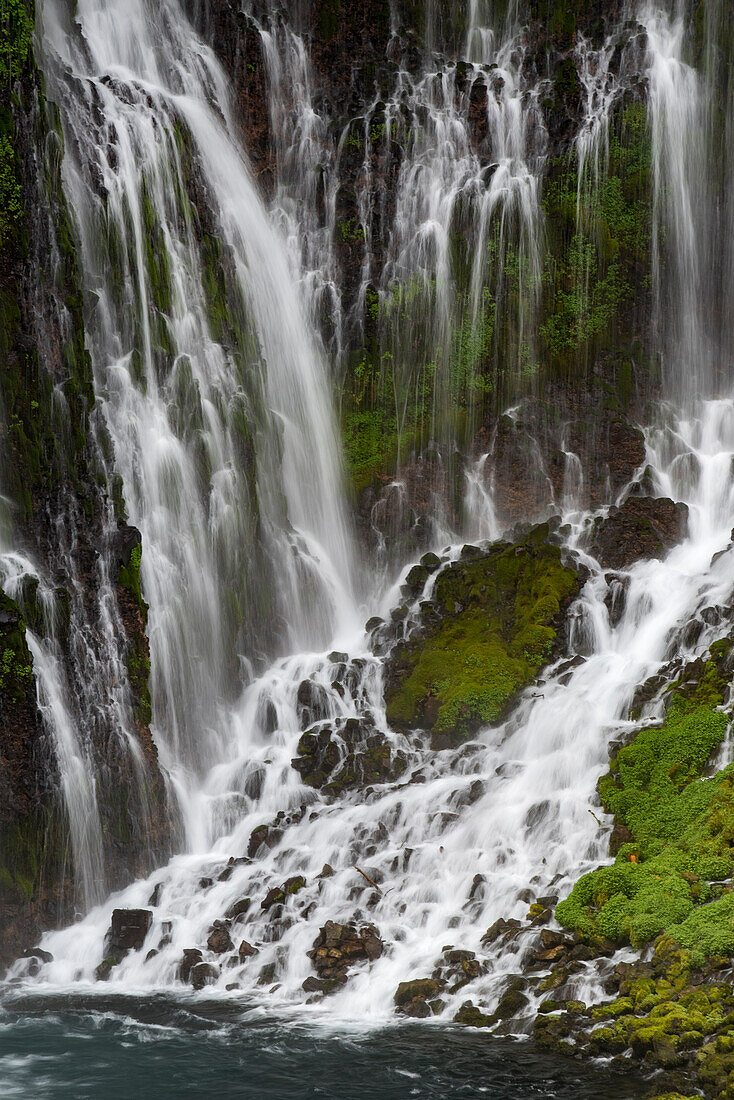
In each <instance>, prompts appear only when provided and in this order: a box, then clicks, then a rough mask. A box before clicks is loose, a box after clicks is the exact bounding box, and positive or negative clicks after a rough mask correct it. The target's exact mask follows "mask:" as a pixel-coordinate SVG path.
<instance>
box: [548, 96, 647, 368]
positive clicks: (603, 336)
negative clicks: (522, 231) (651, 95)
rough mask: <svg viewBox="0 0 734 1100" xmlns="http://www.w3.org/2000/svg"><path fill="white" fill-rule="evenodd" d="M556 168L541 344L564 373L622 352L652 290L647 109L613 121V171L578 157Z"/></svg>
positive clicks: (636, 107) (632, 108)
mask: <svg viewBox="0 0 734 1100" xmlns="http://www.w3.org/2000/svg"><path fill="white" fill-rule="evenodd" d="M575 157H576V154H575V153H574V157H573V159H572V160H571V161H570V162H568V161H565V160H563V159H561V160H557V161H555V162H553V163H552V164H551V166H550V170H549V175H548V179H547V180H546V182H545V184H544V192H543V207H544V210H545V214H546V224H547V226H548V229H549V234H550V237H549V245H550V248H549V253H548V258H547V261H546V267H545V271H544V275H543V285H544V293H543V319H542V322H541V325H540V336H541V344H542V347H543V349H544V351H545V353H546V355H547V356H548V357H549V359H550V361H551V363H552V364H553V365H555V367H556V368H558V367H564V368H567V367H569V366H570V365H572V364H574V363H578V362H579V361H584V360H585V359H586V357H587V356H588V355H589V353H590V351H593V350H597V351H598V350H599V349H600V347H602V346H604V347H610V348H616V347H617V346H618V344H619V341H620V331H619V326H620V324H621V323H622V319H623V317H624V315H625V311H627V310H629V309H630V308H632V307H633V306H634V304H635V301H636V300H637V298H639V297H640V295H641V294H642V292H643V290H646V289H648V288H649V268H650V257H651V240H652V237H651V225H652V221H651V189H650V139H649V134H648V131H647V126H646V112H645V108H644V107H643V106H642V105H640V104H631V105H628V106H627V107H625V108H624V109H622V110H620V111H618V112H617V113H616V114H615V116H614V117H613V119H612V122H611V134H610V142H609V171H608V173H607V174H605V175H602V176H601V177H600V178H599V179H595V178H594V177H593V176H592V174H591V169H590V168H589V167H588V166H586V167H585V169H584V175H583V176H582V177H581V178H579V165H578V162H577V160H576V159H575Z"/></svg>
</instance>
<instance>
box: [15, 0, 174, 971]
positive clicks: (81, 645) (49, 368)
mask: <svg viewBox="0 0 734 1100" xmlns="http://www.w3.org/2000/svg"><path fill="white" fill-rule="evenodd" d="M3 33H4V35H5V37H4V38H3V42H4V48H3V59H2V61H1V62H0V75H1V76H2V79H1V80H0V178H1V179H2V184H1V185H0V322H1V323H0V361H2V368H3V369H2V371H1V372H0V491H2V494H3V496H4V497H6V498H8V499H9V501H10V519H11V521H12V526H13V542H14V545H15V546H16V547H18V548H19V549H21V550H23V551H26V552H28V556H29V557H30V558H32V560H33V561H34V563H36V565H37V567H38V569H39V571H40V574H41V576H42V577H43V580H44V585H45V586H46V587H47V588H50V589H52V590H53V596H54V603H55V608H54V612H53V614H50V613H49V609H48V606H47V605H48V599H47V600H46V605H45V610H44V606H42V605H41V601H39V600H38V599H37V588H38V582H37V581H35V580H34V579H33V578H31V577H28V578H27V582H28V583H26V584H25V585H24V586H23V589H22V591H21V592H19V593H15V592H14V598H15V602H16V605H17V607H16V610H15V611H13V610H12V609H7V607H6V610H7V611H8V614H10V615H11V617H12V616H15V626H14V627H13V630H12V632H13V634H14V636H15V642H13V644H12V645H8V646H6V647H5V650H3V652H6V653H7V662H8V670H7V672H8V674H7V677H5V679H6V681H7V683H8V684H9V683H10V680H11V679H12V678H13V677H14V676H15V674H16V673H18V672H19V670H20V668H21V665H22V667H23V668H27V669H28V675H27V676H25V674H24V676H23V677H21V678H24V679H25V681H26V684H25V687H26V688H27V690H24V692H23V698H24V702H22V703H21V699H20V694H21V693H20V692H19V690H17V691H16V690H15V689H13V694H14V697H15V701H14V702H13V703H12V705H11V703H10V700H6V702H7V706H4V707H3V716H4V719H5V721H4V722H3V727H2V729H1V730H0V758H2V760H3V763H4V765H6V766H5V767H4V768H3V783H4V787H5V790H4V794H5V795H6V797H5V798H4V799H3V803H4V804H3V809H2V810H0V878H1V879H2V881H3V882H4V884H5V888H4V889H3V890H2V891H0V894H1V895H2V898H1V900H0V921H1V922H2V927H1V928H0V964H2V963H4V962H6V961H9V959H10V958H11V957H12V955H14V954H17V953H19V952H20V950H21V949H22V948H23V947H24V946H27V944H28V942H32V941H33V939H35V937H36V935H37V933H38V930H39V928H40V927H41V926H42V927H44V928H51V927H53V926H54V925H56V924H57V923H60V922H63V921H65V920H69V919H71V917H72V915H73V911H72V908H71V907H72V904H73V900H74V885H73V874H74V866H73V862H72V859H71V858H70V856H71V855H72V854H73V853H72V852H71V849H70V844H69V838H68V835H67V825H66V814H65V812H64V810H63V807H62V806H61V804H60V790H59V784H58V782H57V779H58V776H57V765H56V760H55V755H54V748H53V741H52V738H50V737H49V736H48V734H47V731H46V730H45V729H44V728H43V726H42V723H41V720H40V716H39V714H38V712H37V710H36V707H35V683H34V682H33V674H32V671H31V665H30V663H29V661H28V659H27V657H26V654H27V649H26V648H25V641H24V639H22V637H21V635H22V632H23V630H24V629H25V628H26V627H27V628H30V629H32V630H33V631H34V633H35V635H36V637H37V638H38V639H39V640H42V641H43V644H44V645H45V646H46V647H47V648H48V649H49V650H50V651H51V652H52V653H53V656H54V658H55V660H57V661H58V662H59V664H60V666H61V667H62V669H63V675H64V677H65V679H66V681H67V684H68V691H67V692H66V697H67V701H68V705H69V707H70V709H71V711H72V714H71V721H72V722H73V723H74V724H75V725H76V726H77V727H78V728H79V729H80V730H82V731H83V736H84V738H88V743H89V752H90V757H91V759H92V762H93V766H94V767H95V768H96V770H97V779H98V782H97V796H98V804H99V812H100V818H101V822H102V828H103V847H104V856H105V862H106V872H107V879H106V882H105V883H103V884H100V883H97V884H96V885H97V887H99V886H100V885H102V886H104V885H107V886H109V887H115V886H120V885H122V884H124V883H126V882H127V881H129V880H130V878H131V877H133V876H135V875H137V874H140V873H143V872H147V871H148V870H149V869H150V866H151V862H152V860H153V859H155V858H160V857H161V856H162V855H163V853H164V852H165V851H166V850H167V847H168V838H169V823H168V820H167V806H166V799H165V791H164V787H163V781H162V777H161V775H160V772H159V769H158V763H157V758H156V754H155V749H154V747H153V743H152V739H151V737H150V730H149V718H150V715H149V709H150V708H149V697H148V696H147V677H148V665H149V662H148V658H147V642H146V641H145V637H144V622H143V621H142V619H141V615H140V607H139V606H132V605H131V604H129V602H128V598H127V591H126V588H125V583H124V582H122V583H121V582H120V580H119V579H118V578H116V577H113V578H112V582H113V585H114V595H113V600H114V602H115V603H116V606H107V604H106V602H105V601H106V600H107V598H108V597H107V595H106V593H103V586H104V584H105V577H104V569H103V567H102V563H103V562H104V561H106V559H107V556H108V553H109V551H110V546H109V541H110V536H109V531H110V529H111V528H112V529H113V530H114V526H115V521H114V520H113V519H112V518H111V517H112V515H116V516H117V519H118V521H119V523H120V524H121V525H122V526H123V527H124V502H123V500H122V495H121V492H120V487H119V485H118V484H117V483H114V484H108V482H107V475H106V472H105V471H106V469H107V468H108V466H107V465H106V463H105V458H107V457H109V456H108V455H105V453H104V452H105V448H106V447H107V446H108V444H109V440H108V439H107V438H106V436H105V432H104V428H103V426H102V425H101V424H99V423H98V424H96V425H94V426H93V425H92V417H91V410H92V408H93V406H94V401H95V395H94V389H93V378H92V369H91V363H90V359H89V355H88V353H87V350H86V346H85V333H84V320H83V314H82V293H81V285H80V279H79V272H78V269H77V261H76V250H75V243H74V231H73V226H72V224H71V220H70V216H69V211H68V209H67V205H66V200H65V196H64V192H63V186H62V180H61V160H62V156H61V154H62V147H63V140H62V136H61V131H60V125H59V121H58V116H57V113H56V111H55V109H54V108H53V106H52V105H51V104H49V103H48V102H47V101H46V99H45V96H44V91H43V82H42V80H41V78H40V75H39V73H38V72H37V70H36V67H35V61H34V57H33V51H32V37H33V16H32V5H31V4H26V3H24V2H20V3H18V4H15V5H13V6H12V11H9V12H8V14H7V18H6V20H5V23H4V31H3ZM6 46H7V49H6V48H5V47H6ZM4 522H5V521H4ZM136 538H137V539H138V543H139V535H137V533H136ZM124 542H125V537H124V535H123V538H122V541H121V543H120V550H121V551H123V550H124V547H123V545H122V543H124ZM138 554H139V546H138ZM120 564H121V567H122V568H123V570H124V568H126V567H127V568H128V571H129V566H130V561H129V555H128V560H126V561H125V562H121V563H120ZM137 565H139V559H138V563H137ZM138 583H139V582H138ZM132 599H133V601H134V603H135V604H136V605H137V604H139V592H138V594H137V596H134V597H132ZM110 620H111V622H110ZM8 625H10V624H9V623H8ZM110 630H113V631H115V632H116V634H117V638H116V641H117V642H118V643H119V649H120V650H122V651H125V650H127V652H128V654H129V660H128V672H129V680H130V684H129V690H130V695H129V696H126V698H125V699H124V700H121V699H120V693H121V691H122V692H123V693H126V691H127V688H125V689H121V688H120V685H119V684H106V685H105V687H106V689H107V690H108V691H109V692H110V696H109V697H106V696H104V694H101V693H100V691H99V688H98V686H97V679H96V677H97V672H96V670H97V669H98V668H99V667H103V666H104V662H105V660H106V656H105V646H106V645H107V644H108V642H109V631H110ZM11 652H12V653H15V654H16V657H17V658H18V660H16V658H15V657H14V658H13V659H12V660H11V657H10V654H11ZM133 654H134V655H135V656H134V659H133ZM21 658H22V660H21ZM18 661H20V663H18ZM133 665H135V667H133ZM14 669H15V672H14ZM16 679H17V676H16ZM93 684H94V685H95V687H92V685H93ZM1 690H2V689H0V691H1ZM146 700H147V706H146ZM127 705H129V706H130V707H131V709H132V710H135V712H136V718H137V721H136V722H135V723H133V722H131V727H133V726H134V728H131V730H130V733H131V734H132V735H133V736H137V738H138V740H139V743H140V747H141V748H142V750H143V758H144V759H145V761H146V767H145V769H144V771H145V773H146V774H145V776H144V777H143V778H142V780H141V775H140V769H139V767H138V764H137V763H136V760H135V756H136V755H137V754H136V753H133V752H132V751H131V748H130V744H129V742H128V740H127V738H126V737H125V736H124V734H123V733H122V731H121V730H120V729H119V716H120V709H119V708H120V707H121V706H122V707H123V708H124V707H125V706H127ZM19 891H20V892H19ZM21 895H22V898H21Z"/></svg>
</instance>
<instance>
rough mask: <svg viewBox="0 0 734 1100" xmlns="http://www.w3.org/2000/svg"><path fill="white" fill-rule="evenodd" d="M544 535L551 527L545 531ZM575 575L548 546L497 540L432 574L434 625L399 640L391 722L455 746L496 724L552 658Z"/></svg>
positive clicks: (389, 692)
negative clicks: (480, 553)
mask: <svg viewBox="0 0 734 1100" xmlns="http://www.w3.org/2000/svg"><path fill="white" fill-rule="evenodd" d="M541 530H544V531H545V533H547V529H541ZM577 591H578V578H577V576H576V574H575V572H574V571H573V570H572V569H569V568H567V567H566V566H564V565H563V564H562V562H561V554H560V550H559V549H558V548H557V547H555V546H548V545H547V544H542V543H541V544H540V545H532V544H531V543H526V544H525V545H521V546H510V545H508V544H500V545H499V546H495V547H492V548H491V549H490V550H489V551H488V552H487V553H486V554H485V555H483V556H482V557H481V558H480V559H478V560H474V561H469V562H464V561H460V562H457V563H455V564H453V565H451V566H449V567H448V568H447V569H445V570H444V571H443V572H442V573H441V574H440V575H439V577H438V578H437V581H436V585H435V589H434V594H433V600H432V602H433V604H434V606H435V609H436V612H437V616H436V617H437V619H438V625H437V626H435V627H433V628H432V629H431V628H430V627H429V629H428V631H427V636H422V637H419V638H418V639H416V640H413V641H408V642H407V643H405V644H404V645H403V646H402V647H398V653H397V656H396V661H397V665H398V667H397V671H396V672H395V673H393V674H392V675H391V683H390V685H389V687H388V690H387V692H386V695H385V702H386V707H387V717H388V721H389V722H390V723H391V724H393V725H395V726H401V727H413V728H415V727H418V726H421V725H423V726H427V727H428V728H430V729H432V730H433V732H434V735H436V736H437V737H438V738H439V739H440V740H444V739H448V741H449V742H451V743H457V742H460V741H461V740H464V739H465V738H466V737H467V736H470V735H471V733H473V732H474V731H475V730H476V729H477V728H479V726H481V725H491V724H492V723H494V722H496V721H498V720H499V719H500V718H501V717H502V715H503V713H504V712H505V711H506V709H507V707H508V705H509V704H510V703H511V701H512V700H513V699H514V698H515V697H516V695H517V693H518V691H519V690H520V689H521V688H523V687H525V686H526V685H527V684H528V683H530V682H531V681H532V679H533V678H534V676H535V675H536V674H537V672H538V671H539V670H540V668H541V667H542V666H543V665H544V664H545V663H546V662H547V661H548V660H549V659H550V657H551V655H552V652H553V646H554V643H555V640H556V631H557V625H558V623H557V620H558V617H559V614H560V612H561V610H562V608H563V606H564V605H565V604H566V603H567V602H568V600H569V599H570V598H571V597H572V596H573V595H575V594H576V592H577Z"/></svg>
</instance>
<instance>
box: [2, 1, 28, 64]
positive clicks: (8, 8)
mask: <svg viewBox="0 0 734 1100" xmlns="http://www.w3.org/2000/svg"><path fill="white" fill-rule="evenodd" d="M33 23H34V19H33V5H32V3H31V4H28V3H27V2H26V0H3V7H2V12H0V82H1V83H2V84H5V85H7V84H9V83H12V81H14V80H17V79H18V77H19V76H20V75H21V73H22V72H23V69H24V68H25V64H26V61H27V59H28V55H29V53H30V49H31V43H32V41H33Z"/></svg>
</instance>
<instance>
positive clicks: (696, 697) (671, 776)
mask: <svg viewBox="0 0 734 1100" xmlns="http://www.w3.org/2000/svg"><path fill="white" fill-rule="evenodd" d="M729 650H730V646H729V645H726V646H723V647H722V646H721V645H718V644H717V646H716V647H715V648H713V649H712V658H711V659H709V660H707V661H705V662H698V663H697V667H696V671H695V676H694V678H693V679H691V673H690V671H689V672H688V673H687V674H686V675H685V677H683V678H681V681H679V682H678V683H676V684H675V685H673V686H672V688H671V690H670V694H669V701H668V708H667V713H666V716H665V720H664V722H663V723H662V724H661V725H659V726H654V727H648V728H646V729H642V730H640V731H639V732H638V733H637V735H636V737H635V738H634V740H633V741H632V742H631V744H629V745H628V746H626V747H625V748H623V749H622V750H621V751H620V752H619V754H618V756H617V758H616V760H615V761H614V762H613V764H612V767H611V769H610V772H609V774H608V775H606V776H604V777H603V778H602V779H601V780H600V782H599V794H600V797H601V800H602V804H603V805H604V808H605V809H606V810H607V811H608V812H609V813H613V814H615V816H616V818H617V820H618V821H619V822H620V823H621V824H623V825H624V826H626V828H627V829H628V830H629V832H630V834H631V837H632V841H631V843H628V844H625V845H624V846H623V847H622V848H621V849H620V851H619V853H618V855H617V858H616V861H615V863H614V864H612V865H611V866H608V867H601V868H599V869H598V870H596V871H592V872H591V873H590V874H588V875H585V876H584V877H583V878H582V879H580V880H579V882H578V883H577V884H576V885H575V886H574V888H573V891H572V893H571V895H570V897H568V898H567V899H566V900H564V901H562V902H561V903H560V904H559V905H558V907H557V909H556V917H557V919H558V920H559V922H560V923H561V924H563V925H564V926H565V927H568V928H573V929H575V930H576V931H577V932H579V933H582V934H585V935H593V934H602V935H604V936H607V937H608V938H610V939H612V940H614V941H616V942H618V943H632V944H633V945H636V946H640V945H642V944H644V943H647V942H649V941H651V940H653V939H654V938H655V937H656V936H658V935H660V934H661V933H666V934H668V935H670V936H672V937H673V938H674V939H675V940H676V941H677V942H679V943H680V944H682V945H683V946H684V947H687V948H690V949H691V950H695V951H697V952H702V953H703V955H720V954H733V953H734V900H732V897H731V895H726V896H724V897H722V898H719V899H718V900H714V899H715V893H716V891H715V888H714V887H712V886H711V883H712V882H715V881H717V880H721V879H726V878H729V877H731V875H732V873H734V847H733V846H734V767H731V766H730V767H728V768H725V769H724V770H723V771H722V772H719V773H718V774H717V775H716V776H714V777H713V778H712V779H704V778H702V777H703V775H704V772H705V769H706V765H707V762H708V760H709V758H710V756H711V754H712V752H713V751H714V750H715V749H716V747H717V746H718V745H719V744H720V743H721V741H722V740H723V738H724V736H725V734H726V729H727V725H728V719H727V716H726V715H724V714H722V713H721V712H720V711H718V710H716V709H714V708H715V707H716V706H718V705H719V704H721V702H722V701H723V694H724V690H725V683H726V674H725V672H724V671H723V668H722V666H723V664H724V662H725V660H726V658H727V655H728V652H729Z"/></svg>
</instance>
